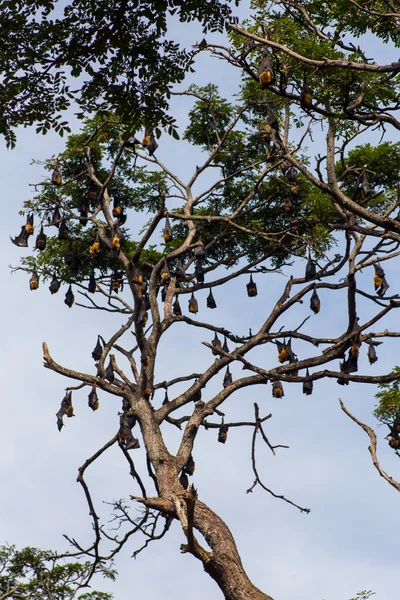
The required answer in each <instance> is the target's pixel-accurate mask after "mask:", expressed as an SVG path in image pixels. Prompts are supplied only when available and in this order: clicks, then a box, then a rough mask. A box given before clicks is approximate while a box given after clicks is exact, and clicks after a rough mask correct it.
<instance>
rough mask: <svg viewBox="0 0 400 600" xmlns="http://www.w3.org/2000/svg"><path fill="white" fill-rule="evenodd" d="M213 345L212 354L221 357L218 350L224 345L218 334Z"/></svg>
mask: <svg viewBox="0 0 400 600" xmlns="http://www.w3.org/2000/svg"><path fill="white" fill-rule="evenodd" d="M211 343H212V345H213V350H212V353H213V354H214V355H215V356H217V355H219V352H218V350H219V349H220V348H221V347H222V344H221V340H220V339H219V337H218V335H217V334H215V336H214V339H213V341H212V342H211Z"/></svg>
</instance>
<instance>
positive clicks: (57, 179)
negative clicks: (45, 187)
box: [51, 166, 62, 185]
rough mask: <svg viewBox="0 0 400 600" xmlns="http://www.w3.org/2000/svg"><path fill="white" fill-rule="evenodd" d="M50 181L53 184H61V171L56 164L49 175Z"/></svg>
mask: <svg viewBox="0 0 400 600" xmlns="http://www.w3.org/2000/svg"><path fill="white" fill-rule="evenodd" d="M51 183H53V184H54V185H61V183H62V177H61V173H60V171H59V169H58V167H57V166H56V167H55V168H54V171H53V174H52V176H51Z"/></svg>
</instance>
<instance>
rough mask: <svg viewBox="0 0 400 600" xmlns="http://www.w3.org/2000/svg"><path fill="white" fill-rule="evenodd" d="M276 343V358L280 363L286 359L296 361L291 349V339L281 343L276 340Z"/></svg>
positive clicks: (291, 361)
mask: <svg viewBox="0 0 400 600" xmlns="http://www.w3.org/2000/svg"><path fill="white" fill-rule="evenodd" d="M276 345H277V347H278V360H279V362H280V363H284V362H286V361H288V362H290V363H293V362H296V360H297V359H296V356H295V354H294V353H293V350H292V340H289V341H288V343H287V344H286V343H285V342H283V344H282V343H281V342H278V341H277V342H276Z"/></svg>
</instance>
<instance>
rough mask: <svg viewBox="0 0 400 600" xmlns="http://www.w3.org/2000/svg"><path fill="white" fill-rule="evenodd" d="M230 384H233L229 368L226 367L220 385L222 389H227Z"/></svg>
mask: <svg viewBox="0 0 400 600" xmlns="http://www.w3.org/2000/svg"><path fill="white" fill-rule="evenodd" d="M232 382H233V379H232V373H231V372H230V370H229V366H228V367H226V371H225V375H224V381H223V383H222V385H223V387H224V388H226V387H228V385H231V383H232Z"/></svg>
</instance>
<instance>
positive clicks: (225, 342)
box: [222, 337, 229, 352]
mask: <svg viewBox="0 0 400 600" xmlns="http://www.w3.org/2000/svg"><path fill="white" fill-rule="evenodd" d="M222 350H223V351H224V352H229V348H228V342H227V341H226V337H225V338H224V345H223V346H222Z"/></svg>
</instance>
